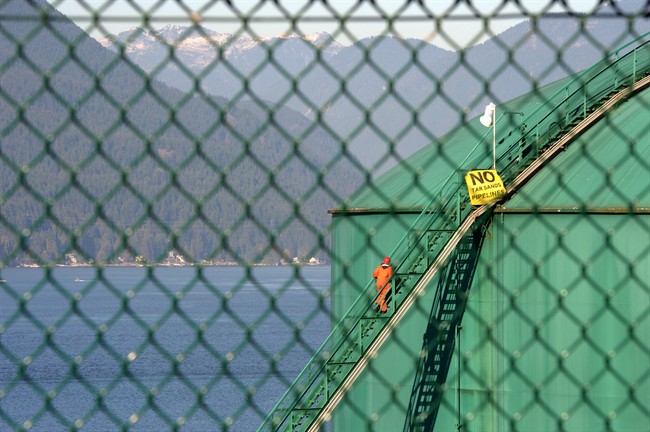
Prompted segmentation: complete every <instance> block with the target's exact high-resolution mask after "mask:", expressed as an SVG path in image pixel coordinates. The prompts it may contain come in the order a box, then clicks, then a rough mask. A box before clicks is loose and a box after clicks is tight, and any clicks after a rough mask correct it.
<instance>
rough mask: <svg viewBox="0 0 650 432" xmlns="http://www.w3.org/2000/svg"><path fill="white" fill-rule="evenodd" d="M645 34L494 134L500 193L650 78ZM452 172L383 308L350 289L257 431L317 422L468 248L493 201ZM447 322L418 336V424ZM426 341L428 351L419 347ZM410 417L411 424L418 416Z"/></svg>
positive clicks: (431, 403) (398, 254)
mask: <svg viewBox="0 0 650 432" xmlns="http://www.w3.org/2000/svg"><path fill="white" fill-rule="evenodd" d="M649 38H650V33H648V34H645V35H643V36H641V37H640V38H638V39H637V40H636V41H634V42H631V43H630V44H628V45H626V46H624V47H621V48H620V49H619V50H617V51H616V52H615V53H613V54H612V55H611V56H610V57H609V58H607V59H605V60H603V61H601V62H600V63H598V64H596V65H594V66H593V67H592V68H590V69H588V70H586V71H585V72H583V73H582V74H580V75H579V76H577V77H576V78H575V79H573V80H572V81H570V82H569V83H568V84H567V85H565V86H564V87H563V88H562V89H561V90H560V91H558V92H556V93H555V94H554V95H552V96H550V97H549V98H548V100H547V103H546V104H544V105H543V106H540V107H539V108H538V109H537V110H536V111H535V112H533V113H530V114H529V115H528V116H527V117H525V119H524V120H523V122H524V123H525V125H526V132H525V133H522V134H508V135H507V136H506V137H505V138H504V139H503V142H500V148H504V149H506V150H505V151H503V152H502V154H501V155H499V158H498V161H497V166H498V168H499V173H500V175H501V177H502V179H503V180H504V182H505V183H506V185H507V195H506V197H505V198H504V199H507V198H508V197H509V196H511V195H512V194H514V193H516V191H517V190H518V188H519V187H521V186H522V185H523V184H524V183H525V182H526V181H527V180H528V179H530V178H531V177H532V176H533V175H535V173H536V172H538V171H539V170H540V169H542V168H543V166H544V165H545V164H546V163H547V162H548V161H549V160H550V159H552V158H553V157H554V156H555V155H556V154H558V153H559V152H560V151H561V150H562V149H563V148H564V147H565V146H566V145H567V144H569V143H570V141H571V140H572V139H573V138H574V137H575V136H576V135H578V134H579V133H581V132H582V131H583V130H584V129H586V128H588V127H589V126H590V125H591V124H592V123H594V122H595V121H597V120H598V118H599V117H600V116H602V115H603V113H604V112H605V111H607V110H608V109H609V108H610V107H611V106H613V105H614V104H615V103H618V102H619V101H621V100H624V99H625V98H626V97H628V96H629V95H630V94H631V93H632V92H635V91H640V90H641V89H643V88H645V87H647V86H649V85H650V77H648V74H649V73H650V43H649V41H648V39H649ZM632 44H634V45H632ZM486 135H487V133H486ZM484 138H485V137H484ZM481 145H482V143H481V141H479V143H477V144H476V146H475V147H474V149H473V150H472V151H471V152H470V154H469V155H468V156H467V158H466V159H465V160H464V161H463V162H462V163H461V164H460V166H461V167H463V166H466V165H465V164H467V163H468V161H470V158H471V157H476V155H475V151H476V149H477V148H479V146H481ZM483 162H485V161H483ZM469 163H474V161H473V160H472V161H471V162H469ZM471 168H476V166H474V167H471ZM461 172H462V171H459V172H456V173H453V174H451V175H450V176H449V177H448V178H447V180H446V181H445V182H444V183H443V184H442V186H441V187H440V188H439V190H438V191H437V193H436V194H435V196H434V197H433V198H432V199H431V201H430V203H429V205H427V206H426V208H425V209H424V210H423V211H422V213H421V214H420V215H419V216H418V218H417V219H416V221H415V222H414V223H413V225H412V226H411V227H410V229H409V231H408V233H407V234H406V235H405V236H404V237H403V238H402V240H401V241H400V242H399V244H398V245H397V246H396V248H395V249H394V251H393V252H392V253H391V256H392V259H393V262H395V263H397V266H396V267H395V273H394V280H393V287H392V288H391V291H392V295H391V299H390V306H389V308H390V313H389V314H385V315H378V314H377V312H376V311H375V310H374V301H369V299H368V296H367V295H361V296H359V298H358V299H357V300H356V301H355V302H354V304H353V305H352V306H351V307H350V309H348V311H347V312H346V313H345V315H344V317H343V318H342V319H341V321H340V322H339V323H338V324H337V325H336V326H335V327H334V328H333V330H332V332H331V333H330V335H329V336H328V338H327V339H326V340H325V342H324V343H323V345H322V346H321V347H320V348H319V349H318V351H317V352H316V354H315V355H314V356H313V357H312V359H311V360H310V362H309V363H308V364H307V366H306V367H305V368H304V369H303V371H302V372H301V374H300V375H299V376H298V377H297V378H296V380H295V381H294V383H293V384H292V385H291V387H290V388H289V389H288V390H287V392H286V393H285V394H284V396H283V397H282V398H281V400H280V401H279V402H278V403H277V405H276V406H275V407H274V408H273V410H272V411H271V412H270V413H269V415H268V416H267V418H266V419H265V420H264V422H263V423H262V425H261V426H260V427H259V429H258V431H259V432H262V431H283V432H285V431H292V432H298V431H316V430H318V429H319V428H320V427H321V425H322V423H323V422H324V421H326V420H327V419H328V418H329V416H330V414H331V412H332V411H333V410H334V408H335V407H336V405H337V404H338V402H339V401H340V400H341V398H342V397H343V395H344V394H345V392H346V391H347V389H349V388H350V387H351V386H352V385H353V383H354V381H355V380H356V378H357V377H358V376H359V375H360V374H361V372H362V371H363V370H364V368H365V366H366V365H367V363H368V361H369V359H370V358H372V357H373V356H375V355H376V354H377V351H378V349H379V347H380V346H381V345H382V344H383V342H384V341H385V340H386V339H387V338H388V337H389V335H390V334H391V332H392V330H393V328H395V326H397V325H398V323H399V322H400V320H401V319H402V318H403V317H404V316H405V314H406V313H407V311H408V310H409V308H410V306H411V305H412V304H413V303H414V302H415V299H416V298H418V297H419V296H420V295H421V293H422V292H423V290H424V288H425V287H426V286H427V285H428V284H429V283H430V281H431V280H432V279H433V277H434V276H435V275H436V274H437V273H438V272H439V271H442V269H443V268H444V266H445V263H447V261H448V260H449V259H450V257H452V256H453V254H454V253H456V256H457V257H459V258H458V259H461V260H462V259H463V258H461V257H462V256H464V255H467V254H468V252H469V251H468V250H467V249H464V248H467V247H468V243H466V242H465V241H463V238H465V236H466V235H467V234H468V233H472V234H470V235H471V236H472V237H471V238H472V242H475V241H477V239H476V237H475V234H474V233H476V229H477V227H478V226H481V225H482V224H483V223H485V222H486V220H485V218H489V215H490V213H491V210H492V206H493V205H494V204H488V205H484V206H480V207H477V208H473V207H471V206H470V205H469V201H468V198H467V191H466V189H465V186H464V185H463V184H462V182H461V181H459V177H460V175H459V174H460V173H461ZM468 241H469V240H468ZM481 241H482V236H481ZM464 259H465V262H460V263H461V264H462V265H463V266H465V269H464V270H463V271H462V272H461V273H462V276H461V273H456V274H455V275H454V274H452V275H451V276H448V277H442V278H440V280H445V281H446V282H448V283H444V284H441V285H439V286H438V293H436V298H439V310H438V311H436V312H435V313H436V318H435V319H434V320H433V324H432V325H433V326H434V327H435V325H436V324H435V322H436V321H438V326H439V325H440V323H442V322H445V321H449V320H452V321H453V320H457V321H459V320H460V319H461V317H462V311H463V309H464V297H463V296H460V295H457V294H458V292H459V291H458V288H456V289H454V288H453V286H454V284H455V283H456V282H454V279H457V278H458V277H460V280H462V281H464V282H463V283H465V284H466V285H467V286H466V287H465V288H464V289H466V290H468V289H469V286H470V282H471V276H470V275H471V274H472V273H473V267H474V265H475V262H474V263H473V262H472V261H471V259H469V258H464ZM458 263H459V262H458V261H457V264H458ZM450 271H451V270H450ZM452 273H453V272H452ZM450 277H451V278H452V280H449V278H450ZM371 285H372V281H370V282H369V283H368V285H367V287H366V288H367V290H371V289H373V288H372V287H371ZM445 293H446V294H445ZM434 307H435V305H434ZM450 322H451V321H450ZM450 331H451V329H450V328H449V329H448V330H447V331H446V332H445V331H443V332H442V333H443V334H445V336H444V338H443V337H440V336H438V337H436V336H435V335H433V334H430V335H428V336H425V337H429V338H433V339H431V340H430V342H429V343H428V344H427V345H426V348H427V354H428V355H429V356H432V360H431V363H430V366H428V367H430V370H423V371H421V375H420V377H421V378H422V379H423V382H422V384H421V388H422V390H421V392H420V394H419V395H418V396H417V399H415V400H414V401H413V408H412V410H411V411H412V412H411V413H410V414H411V415H413V414H415V415H419V414H418V410H419V411H420V413H422V412H425V413H428V414H427V415H426V418H430V419H431V420H427V424H430V425H431V426H433V424H434V422H435V412H437V409H438V406H439V403H440V398H439V397H437V396H436V390H435V389H436V387H435V386H436V385H440V384H441V383H444V382H445V380H446V375H447V373H446V372H447V369H448V365H449V361H451V356H452V349H451V348H452V347H453V333H450ZM434 345H435V348H433V346H434ZM429 348H431V350H432V352H429V351H428V349H429ZM445 364H446V365H447V366H445ZM414 397H416V396H414ZM418 406H419V407H418ZM423 418H424V416H423ZM407 421H408V420H407ZM414 426H417V427H418V428H419V427H420V426H419V424H418V423H417V422H416V423H414ZM414 430H424V429H414ZM426 430H430V429H426Z"/></svg>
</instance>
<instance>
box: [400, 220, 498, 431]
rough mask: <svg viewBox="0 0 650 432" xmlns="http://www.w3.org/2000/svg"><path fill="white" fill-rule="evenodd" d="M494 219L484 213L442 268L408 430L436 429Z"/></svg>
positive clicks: (405, 427)
mask: <svg viewBox="0 0 650 432" xmlns="http://www.w3.org/2000/svg"><path fill="white" fill-rule="evenodd" d="M490 219H491V218H490V214H487V215H484V217H483V220H482V221H479V223H477V227H476V228H475V229H474V230H473V231H472V232H470V233H469V234H467V235H466V236H465V237H464V238H463V239H462V240H461V241H460V243H459V244H458V246H457V247H456V250H455V251H454V254H453V256H452V257H451V258H450V260H449V263H448V264H447V265H446V266H445V267H444V268H443V269H442V270H441V273H442V274H441V276H440V278H439V280H438V287H437V289H436V296H435V298H434V300H433V304H432V307H431V312H430V314H429V321H428V324H427V329H426V331H425V333H424V337H423V343H422V350H421V353H422V356H421V358H420V362H419V364H418V368H417V370H416V375H415V380H414V384H413V391H412V392H411V399H410V401H409V406H408V410H407V413H406V421H405V423H404V432H428V431H432V430H433V426H434V424H435V420H436V415H437V413H438V408H439V407H440V401H441V399H442V394H443V390H444V385H445V381H446V380H447V372H448V371H449V367H450V365H451V359H452V354H453V350H454V346H455V340H456V339H455V335H456V332H457V330H458V328H459V326H460V323H461V320H462V319H463V313H464V311H465V305H466V304H467V298H468V297H469V289H470V286H471V284H472V280H473V278H474V272H475V270H476V264H477V261H478V257H479V255H480V251H481V246H482V245H483V240H484V239H485V235H484V233H485V231H486V230H487V227H488V225H489V223H490Z"/></svg>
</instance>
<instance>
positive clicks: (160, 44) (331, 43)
mask: <svg viewBox="0 0 650 432" xmlns="http://www.w3.org/2000/svg"><path fill="white" fill-rule="evenodd" d="M99 42H100V43H101V44H102V45H103V46H104V47H106V48H109V49H112V50H114V51H117V50H118V48H120V47H123V48H124V50H125V52H126V54H127V56H129V57H132V58H134V59H138V62H139V63H143V64H141V65H142V66H143V67H144V68H145V69H148V67H147V66H148V65H151V66H155V64H157V62H159V61H161V60H163V58H164V57H168V55H169V47H170V46H172V47H173V48H174V55H175V56H176V57H178V58H179V59H182V60H183V62H184V63H185V65H186V66H188V67H189V68H190V69H192V70H195V71H196V70H201V69H202V68H204V67H206V66H208V65H209V64H211V63H212V62H213V61H214V60H215V59H216V58H218V57H220V58H222V59H229V58H232V57H235V58H236V57H241V56H244V55H246V54H247V53H248V52H249V51H251V50H255V49H257V48H260V47H265V46H268V47H274V49H275V48H276V47H278V46H280V45H282V44H283V43H285V42H286V43H291V42H302V43H305V44H306V45H308V46H312V47H313V48H315V49H320V50H321V52H322V54H324V55H326V56H334V55H336V54H337V53H338V52H339V51H340V50H341V49H343V48H344V45H342V44H340V43H338V42H336V41H335V40H334V39H333V38H332V36H331V35H329V34H328V33H325V32H318V33H313V34H309V35H298V34H288V35H280V36H273V37H263V38H252V37H249V36H238V37H234V36H233V35H231V34H227V33H218V32H215V31H212V30H209V29H207V28H205V27H185V26H181V25H171V24H170V25H166V26H164V27H162V28H161V29H160V30H157V31H154V30H147V29H143V28H140V27H134V28H132V29H130V30H127V31H125V32H122V33H119V34H117V35H110V36H108V37H105V38H103V39H101V40H100V41H99ZM146 57H151V59H150V60H149V61H147V60H144V61H143V58H146ZM154 59H155V60H154Z"/></svg>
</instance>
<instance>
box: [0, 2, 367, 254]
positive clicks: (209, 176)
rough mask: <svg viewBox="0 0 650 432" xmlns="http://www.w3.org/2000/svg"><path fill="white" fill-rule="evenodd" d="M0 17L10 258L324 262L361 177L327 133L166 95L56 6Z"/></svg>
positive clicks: (3, 178)
mask: <svg viewBox="0 0 650 432" xmlns="http://www.w3.org/2000/svg"><path fill="white" fill-rule="evenodd" d="M38 9H42V10H47V11H48V12H47V21H41V18H39V12H38ZM0 13H1V14H3V15H6V16H14V17H15V16H21V17H22V21H20V22H18V20H8V21H2V22H1V23H0V27H1V28H0V65H1V67H0V80H1V88H0V96H1V97H0V134H1V135H0V194H1V195H0V196H1V201H0V216H1V219H0V221H1V223H0V263H1V264H3V265H16V264H20V263H25V262H35V263H39V264H46V263H62V262H65V260H66V259H70V256H75V257H76V258H77V259H78V260H80V261H83V262H105V263H113V262H121V261H133V260H135V258H136V257H138V260H139V261H147V262H159V261H161V260H163V259H165V258H166V257H167V253H168V251H169V250H173V249H175V250H176V251H177V252H178V253H180V254H181V255H183V256H184V257H185V259H186V260H188V261H192V262H200V261H203V260H207V261H210V262H212V261H232V260H238V261H246V262H266V263H277V262H280V261H281V259H282V258H286V259H289V258H291V257H295V256H298V257H300V258H309V257H311V256H316V257H319V258H321V259H326V258H327V253H326V252H325V250H326V249H327V248H328V243H327V239H323V238H320V237H319V236H318V235H317V233H318V232H322V231H323V230H324V229H325V227H326V226H327V224H329V222H330V217H329V215H328V214H327V210H328V209H329V208H332V207H334V206H336V205H338V203H340V202H341V200H342V199H343V198H344V197H345V196H348V195H349V194H350V193H351V192H352V191H353V190H354V189H355V188H356V187H357V186H358V185H360V184H361V182H362V181H363V178H362V176H361V174H360V172H359V171H358V170H355V169H354V168H353V163H352V162H351V161H350V159H338V157H339V156H338V155H340V154H341V148H340V147H339V143H338V142H337V141H335V140H334V139H333V138H332V137H331V136H330V135H328V134H327V133H326V132H324V131H323V130H321V129H319V128H310V125H309V124H308V123H307V121H306V120H305V119H304V118H303V117H302V116H300V115H298V114H296V113H294V112H292V111H290V110H279V111H277V112H272V113H269V112H262V111H259V110H251V109H248V108H247V107H246V106H245V105H243V104H240V105H237V104H232V103H230V102H229V101H227V100H226V99H222V98H216V97H212V96H210V95H207V94H204V93H202V92H201V91H200V90H198V89H197V90H195V91H193V92H191V93H182V92H180V91H178V90H176V89H172V88H170V87H168V86H166V85H163V84H161V83H159V82H157V81H155V80H154V79H151V78H149V77H148V76H147V74H145V73H143V72H142V71H141V70H140V69H139V68H138V67H137V66H135V65H133V64H131V63H129V62H128V61H125V60H124V59H122V58H121V57H119V55H116V54H114V53H112V52H110V51H109V50H107V49H105V48H103V47H102V46H101V45H99V44H98V43H97V42H95V41H94V40H93V39H91V38H89V37H87V36H86V35H85V34H84V33H83V32H82V31H81V30H80V29H79V28H77V27H76V26H75V25H74V24H72V23H70V22H69V21H68V20H67V19H66V18H65V17H63V16H61V15H60V14H58V13H57V12H56V11H54V10H52V9H51V8H49V6H48V5H47V4H46V3H45V2H44V1H37V2H26V1H22V0H20V1H12V2H8V3H6V4H4V5H3V8H2V10H1V11H0ZM36 29H38V30H36ZM321 183H322V184H321ZM296 203H299V205H297V204H296ZM21 242H22V244H21ZM66 255H68V257H67V258H66Z"/></svg>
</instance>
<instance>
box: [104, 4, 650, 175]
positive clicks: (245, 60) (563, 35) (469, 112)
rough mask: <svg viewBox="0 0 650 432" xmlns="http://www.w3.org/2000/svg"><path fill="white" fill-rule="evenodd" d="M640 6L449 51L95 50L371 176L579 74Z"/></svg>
mask: <svg viewBox="0 0 650 432" xmlns="http://www.w3.org/2000/svg"><path fill="white" fill-rule="evenodd" d="M647 7H648V6H647V5H646V4H645V2H643V1H639V0H628V1H621V2H617V3H614V4H610V5H607V6H603V7H601V8H600V9H599V10H598V11H597V12H595V13H594V14H593V15H589V16H579V15H575V14H569V13H566V14H549V15H544V16H541V17H531V19H529V20H527V21H525V22H522V23H520V24H518V25H515V26H513V27H511V28H510V29H508V30H506V31H505V32H503V33H501V34H499V35H497V36H496V37H493V38H491V39H489V40H488V41H486V42H484V43H482V44H479V45H476V46H473V47H471V48H469V49H467V50H464V51H459V52H454V51H449V50H445V49H442V48H439V47H437V46H434V45H431V44H428V43H426V42H423V41H421V40H416V39H407V40H401V39H397V38H393V37H387V36H378V37H370V38H366V39H363V40H360V41H358V42H357V43H355V44H352V45H349V46H346V45H342V44H340V43H338V42H336V41H335V40H334V39H333V38H332V36H331V35H329V34H327V33H314V34H310V35H295V34H293V35H285V36H278V37H267V38H253V37H250V36H247V35H246V34H240V35H237V36H234V35H231V34H225V33H219V32H216V31H213V30H211V29H208V28H205V27H201V26H195V27H184V26H179V25H169V26H165V27H163V28H161V29H159V30H153V29H143V28H133V29H131V30H129V31H126V32H123V33H120V34H118V35H113V36H110V37H107V38H104V39H103V40H101V41H100V42H101V44H102V45H103V46H105V47H107V48H109V49H112V50H114V51H120V50H123V51H124V53H125V55H126V57H127V58H129V59H130V60H131V61H133V62H134V63H135V64H137V65H138V66H140V67H141V68H142V69H143V70H144V71H146V72H148V73H153V74H154V76H155V77H156V78H157V79H159V80H160V81H162V82H165V83H167V84H168V85H170V86H174V87H176V88H179V89H181V90H183V91H189V90H190V89H192V88H195V86H199V87H200V88H201V89H203V90H204V91H206V92H207V93H210V94H214V95H218V96H222V97H224V98H227V99H229V100H237V101H240V100H245V101H253V102H254V103H255V104H256V105H258V106H259V107H260V109H262V110H269V111H271V110H276V109H278V108H279V107H288V108H291V109H293V110H296V111H298V112H300V113H302V114H303V115H304V116H305V117H306V118H308V119H310V120H312V121H315V120H317V121H318V122H319V123H321V124H323V125H325V126H326V127H327V128H328V129H329V130H331V131H332V132H334V133H335V134H336V137H337V139H339V140H341V141H344V142H345V143H346V144H347V146H348V149H349V151H350V153H351V154H352V155H354V156H355V157H356V158H358V159H359V160H360V161H361V162H362V164H363V165H364V166H367V167H372V168H373V169H377V170H379V171H382V170H383V169H385V168H386V167H387V166H390V165H392V164H394V163H395V162H397V161H399V160H402V159H403V158H406V157H408V156H409V155H411V154H413V153H414V152H415V151H417V150H418V149H420V148H422V147H423V146H425V145H427V144H429V143H431V142H432V141H433V140H435V139H438V138H440V137H442V136H443V135H444V134H446V133H447V132H449V131H450V130H452V129H453V128H455V127H457V126H458V125H459V124H460V123H462V122H463V121H465V120H466V119H468V118H471V117H473V116H475V115H476V114H478V113H479V112H480V111H482V110H483V107H484V106H485V105H486V104H487V103H488V102H495V103H497V104H499V103H500V102H503V101H507V100H509V99H512V98H514V97H517V96H519V95H522V94H525V93H528V92H530V91H534V89H535V88H536V87H537V86H541V85H544V84H547V83H550V82H553V81H555V80H558V79H560V78H563V77H565V76H567V75H570V74H573V73H576V72H579V71H581V70H584V69H586V68H588V67H589V66H591V65H592V64H594V63H595V62H597V61H598V60H600V59H602V58H603V56H604V55H605V54H606V53H608V52H611V51H613V50H614V49H616V48H618V47H619V46H620V45H622V44H624V43H627V42H628V41H629V40H631V39H633V38H635V37H637V36H639V35H641V34H643V33H646V32H648V31H649V30H650V23H649V20H648V18H647V13H648V11H647ZM644 14H645V16H644ZM632 17H637V18H636V19H631V18H632ZM171 50H173V53H174V54H173V56H171V57H170V52H172V51H171ZM413 113H416V117H415V119H414V116H413ZM389 150H390V152H392V153H393V154H392V155H390V156H389V157H386V154H387V153H389Z"/></svg>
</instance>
